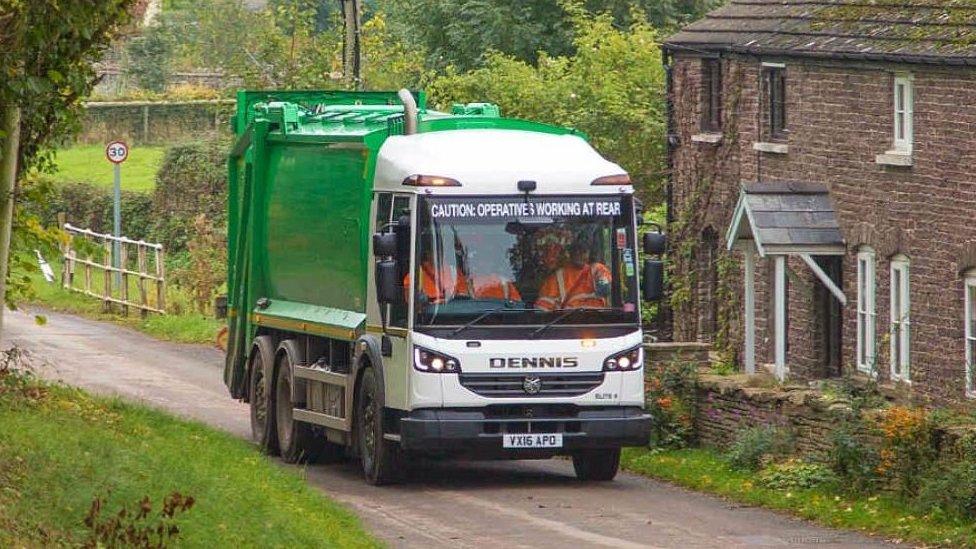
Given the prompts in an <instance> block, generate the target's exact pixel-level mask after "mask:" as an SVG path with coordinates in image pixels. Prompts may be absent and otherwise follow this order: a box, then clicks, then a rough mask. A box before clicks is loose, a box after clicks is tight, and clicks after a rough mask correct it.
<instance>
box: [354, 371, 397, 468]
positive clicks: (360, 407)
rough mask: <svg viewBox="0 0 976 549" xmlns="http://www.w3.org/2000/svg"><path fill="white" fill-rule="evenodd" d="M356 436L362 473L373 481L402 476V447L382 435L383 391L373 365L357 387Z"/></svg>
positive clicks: (364, 372) (364, 373)
mask: <svg viewBox="0 0 976 549" xmlns="http://www.w3.org/2000/svg"><path fill="white" fill-rule="evenodd" d="M356 437H357V439H358V441H357V444H358V447H359V456H360V459H361V460H362V466H363V476H364V477H366V482H368V483H369V484H373V485H377V486H379V485H382V484H390V483H392V482H396V481H397V480H399V478H400V447H399V445H397V444H396V443H395V442H393V441H389V440H386V439H385V438H383V393H382V390H381V388H380V384H379V377H378V376H377V375H376V371H375V370H374V369H373V368H372V367H367V368H366V369H365V370H363V375H362V378H361V379H360V381H359V390H358V391H356Z"/></svg>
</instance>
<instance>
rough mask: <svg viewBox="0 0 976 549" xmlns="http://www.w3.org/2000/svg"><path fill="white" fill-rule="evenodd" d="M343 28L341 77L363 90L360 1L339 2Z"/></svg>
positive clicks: (343, 0)
mask: <svg viewBox="0 0 976 549" xmlns="http://www.w3.org/2000/svg"><path fill="white" fill-rule="evenodd" d="M339 6H340V7H341V8H342V21H343V24H344V26H345V33H344V39H343V41H342V76H343V78H345V80H346V83H348V84H351V85H352V86H353V88H354V89H357V90H361V89H363V48H362V23H363V9H362V0H339Z"/></svg>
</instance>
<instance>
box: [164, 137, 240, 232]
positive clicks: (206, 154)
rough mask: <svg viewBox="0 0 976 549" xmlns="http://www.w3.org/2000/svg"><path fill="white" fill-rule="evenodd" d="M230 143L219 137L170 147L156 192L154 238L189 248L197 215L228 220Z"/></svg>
mask: <svg viewBox="0 0 976 549" xmlns="http://www.w3.org/2000/svg"><path fill="white" fill-rule="evenodd" d="M226 152H227V143H226V142H225V141H223V140H220V139H216V140H211V141H202V142H197V143H184V144H180V145H174V146H173V147H170V148H169V149H168V150H167V151H166V155H165V156H164V157H163V164H162V166H160V169H159V173H158V174H157V176H156V189H155V191H154V192H153V196H152V204H153V206H152V208H153V214H154V217H155V223H154V227H153V230H152V235H153V238H154V239H155V240H156V241H157V242H160V243H162V244H163V245H164V246H166V248H167V250H170V251H180V250H184V249H186V245H187V241H188V240H189V238H190V235H191V234H192V232H193V223H194V219H195V218H196V216H198V215H200V214H204V215H205V216H206V218H207V219H208V220H209V221H210V222H211V223H213V224H215V225H216V226H219V227H223V226H224V225H225V223H226V218H227V212H226V209H225V208H226V200H227V177H226V173H225V166H226V164H225V158H226Z"/></svg>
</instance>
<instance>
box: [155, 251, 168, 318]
mask: <svg viewBox="0 0 976 549" xmlns="http://www.w3.org/2000/svg"><path fill="white" fill-rule="evenodd" d="M165 275H166V267H165V266H164V265H163V249H162V248H161V247H160V248H156V278H157V280H156V306H157V307H159V310H160V311H161V312H165V311H166V285H165V283H164V279H165Z"/></svg>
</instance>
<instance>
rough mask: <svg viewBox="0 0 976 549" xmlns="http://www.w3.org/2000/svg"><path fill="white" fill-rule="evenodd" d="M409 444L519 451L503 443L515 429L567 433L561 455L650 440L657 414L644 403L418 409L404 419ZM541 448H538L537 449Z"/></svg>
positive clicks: (404, 440) (403, 435) (483, 452)
mask: <svg viewBox="0 0 976 549" xmlns="http://www.w3.org/2000/svg"><path fill="white" fill-rule="evenodd" d="M399 427H400V445H401V447H402V448H403V449H405V450H416V451H435V452H448V453H458V454H473V455H477V456H479V457H481V456H485V457H489V456H493V455H496V454H497V455H505V456H514V455H516V454H517V453H518V452H517V451H512V450H503V449H502V437H503V436H504V435H506V434H515V433H519V434H522V433H562V435H563V447H562V448H558V449H552V450H547V451H545V452H543V453H545V454H550V455H556V454H566V453H572V451H573V450H579V449H585V448H620V447H622V446H644V445H646V444H647V443H648V441H649V438H650V431H651V416H650V415H648V414H647V413H645V412H644V410H642V409H641V408H638V407H582V406H574V405H510V406H488V407H484V408H443V409H424V410H414V411H412V412H410V413H408V414H407V415H405V416H403V417H401V418H400V420H399ZM536 452H538V451H536Z"/></svg>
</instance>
